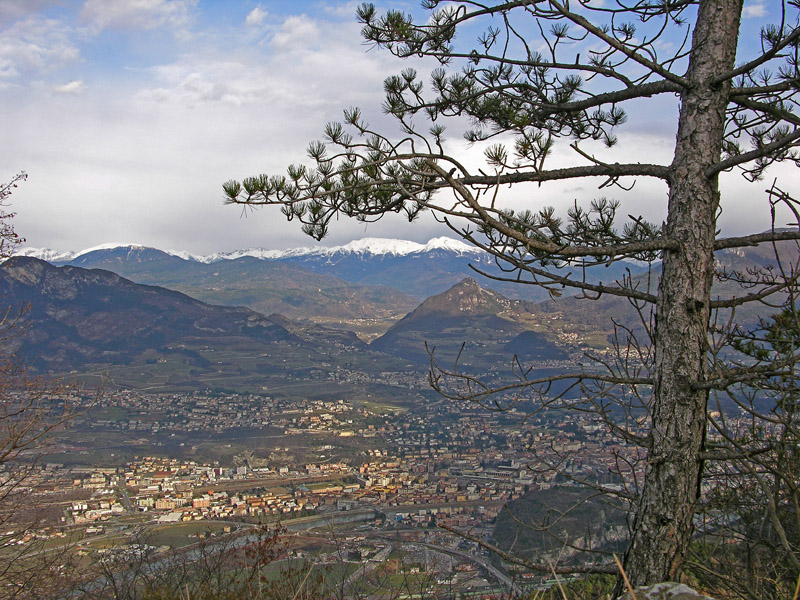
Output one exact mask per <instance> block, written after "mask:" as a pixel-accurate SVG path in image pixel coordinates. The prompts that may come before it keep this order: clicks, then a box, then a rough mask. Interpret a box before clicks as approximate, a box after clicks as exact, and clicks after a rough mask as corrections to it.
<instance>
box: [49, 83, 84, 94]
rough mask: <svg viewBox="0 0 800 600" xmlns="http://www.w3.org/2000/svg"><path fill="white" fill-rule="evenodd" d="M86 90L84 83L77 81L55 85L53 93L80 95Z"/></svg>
mask: <svg viewBox="0 0 800 600" xmlns="http://www.w3.org/2000/svg"><path fill="white" fill-rule="evenodd" d="M83 90H84V86H83V81H80V80H75V81H70V82H69V83H65V84H64V85H54V86H53V91H54V92H55V93H56V94H80V93H82V92H83Z"/></svg>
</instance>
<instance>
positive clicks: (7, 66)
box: [0, 16, 81, 78]
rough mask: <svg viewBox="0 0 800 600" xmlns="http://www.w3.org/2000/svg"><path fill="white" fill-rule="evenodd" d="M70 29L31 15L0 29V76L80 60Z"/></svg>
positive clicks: (47, 69)
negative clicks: (3, 29) (1, 30)
mask: <svg viewBox="0 0 800 600" xmlns="http://www.w3.org/2000/svg"><path fill="white" fill-rule="evenodd" d="M71 34H72V31H71V29H70V28H69V27H68V26H67V25H65V24H64V23H62V22H61V21H57V20H54V19H44V18H41V17H37V16H31V17H27V18H24V19H21V20H19V21H16V22H15V23H14V24H13V25H12V26H11V27H9V28H8V29H6V30H5V31H3V32H0V78H12V77H18V76H20V75H23V74H27V73H45V72H52V71H55V70H57V69H59V68H62V67H64V66H65V65H67V64H70V63H73V62H76V61H78V60H80V59H81V53H80V50H79V49H78V48H77V47H76V46H75V45H74V44H73V43H72V40H71V39H70V38H71Z"/></svg>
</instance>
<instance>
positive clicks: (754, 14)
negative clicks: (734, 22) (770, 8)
mask: <svg viewBox="0 0 800 600" xmlns="http://www.w3.org/2000/svg"><path fill="white" fill-rule="evenodd" d="M742 14H743V15H744V18H745V19H754V18H761V17H766V16H767V6H766V3H765V2H764V1H763V0H758V1H757V2H748V3H747V4H746V5H745V7H744V11H743V13H742Z"/></svg>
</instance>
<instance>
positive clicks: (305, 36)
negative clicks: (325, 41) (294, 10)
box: [272, 15, 321, 49]
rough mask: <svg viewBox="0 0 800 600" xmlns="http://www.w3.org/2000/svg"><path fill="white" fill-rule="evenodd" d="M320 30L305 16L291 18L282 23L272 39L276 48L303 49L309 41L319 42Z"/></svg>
mask: <svg viewBox="0 0 800 600" xmlns="http://www.w3.org/2000/svg"><path fill="white" fill-rule="evenodd" d="M320 37H321V36H320V30H319V27H318V26H317V23H316V22H315V21H312V20H311V19H309V18H308V17H306V16H305V15H299V16H292V17H289V18H287V19H286V20H285V21H284V22H283V26H282V27H281V29H280V31H279V32H278V33H276V34H275V35H274V36H273V37H272V45H273V46H275V47H276V48H280V49H286V48H289V47H304V46H307V45H308V42H309V40H319V38H320Z"/></svg>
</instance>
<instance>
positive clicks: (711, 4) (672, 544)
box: [624, 0, 742, 585]
mask: <svg viewBox="0 0 800 600" xmlns="http://www.w3.org/2000/svg"><path fill="white" fill-rule="evenodd" d="M741 10H742V1H741V0H704V1H702V2H700V6H699V9H698V16H697V23H696V26H695V30H694V34H693V50H692V54H691V58H690V65H689V70H688V73H687V78H688V80H689V81H690V87H689V88H688V89H687V90H686V91H685V92H684V93H683V94H682V96H681V110H680V120H679V124H678V133H677V140H676V145H675V155H674V159H673V163H672V174H671V177H670V194H669V206H668V216H667V223H666V235H667V237H668V238H669V239H671V240H673V241H676V242H677V243H678V249H677V250H669V251H666V252H665V253H664V259H663V276H662V277H661V282H660V286H659V291H658V300H657V304H656V336H655V338H656V342H655V373H654V386H653V392H652V431H651V434H650V442H651V448H650V451H649V457H648V466H647V473H646V475H645V480H644V481H645V483H644V489H643V493H642V497H641V499H640V502H639V506H638V508H637V512H636V518H635V523H634V528H633V537H632V540H631V544H630V546H629V548H628V551H627V553H626V560H625V564H624V566H625V570H626V573H627V575H628V577H629V579H630V580H631V582H632V583H633V584H634V585H651V584H654V583H657V582H659V581H666V580H676V579H677V578H678V577H679V576H680V569H681V564H682V560H683V557H684V556H685V555H686V550H687V547H688V544H689V542H690V541H691V536H692V516H693V514H694V505H695V502H696V500H697V497H698V493H699V488H700V475H701V471H702V464H701V460H700V452H701V449H702V444H703V438H704V431H705V419H706V401H707V398H708V392H707V390H704V389H698V388H697V387H696V385H695V384H696V383H699V382H702V381H703V380H704V378H705V375H706V368H707V367H706V364H707V363H706V355H707V352H708V337H707V336H708V326H709V315H710V292H711V282H712V278H713V266H714V254H713V252H714V234H715V230H716V215H717V210H718V207H719V189H718V178H717V176H716V174H715V175H713V176H711V177H707V176H706V175H705V173H707V172H709V171H707V169H709V167H711V166H712V165H713V164H715V163H716V162H718V161H719V160H720V154H721V147H722V138H723V132H724V126H725V107H726V105H727V103H728V94H729V90H730V87H729V85H728V84H723V85H721V86H714V85H713V80H714V78H715V77H716V76H718V75H719V74H720V73H721V72H726V71H728V70H730V69H731V68H733V66H734V61H735V55H736V43H737V35H738V29H739V20H740V15H741Z"/></svg>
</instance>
